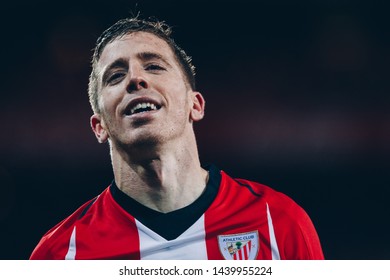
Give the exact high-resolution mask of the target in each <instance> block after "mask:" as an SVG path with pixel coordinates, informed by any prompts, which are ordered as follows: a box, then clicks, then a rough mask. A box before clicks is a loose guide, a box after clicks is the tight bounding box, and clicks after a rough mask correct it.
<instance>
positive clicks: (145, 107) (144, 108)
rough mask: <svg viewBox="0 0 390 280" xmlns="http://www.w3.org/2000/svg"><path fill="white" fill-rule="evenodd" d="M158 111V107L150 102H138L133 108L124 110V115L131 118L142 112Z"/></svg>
mask: <svg viewBox="0 0 390 280" xmlns="http://www.w3.org/2000/svg"><path fill="white" fill-rule="evenodd" d="M158 109H160V106H158V105H156V104H153V103H151V102H140V103H137V104H134V105H133V106H130V107H129V108H128V109H127V110H126V115H128V116H131V115H135V114H139V113H143V112H149V111H156V110H158Z"/></svg>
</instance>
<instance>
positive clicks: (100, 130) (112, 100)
mask: <svg viewBox="0 0 390 280" xmlns="http://www.w3.org/2000/svg"><path fill="white" fill-rule="evenodd" d="M97 73H98V77H99V80H98V82H99V90H98V92H99V107H100V109H101V114H95V115H93V116H92V117H91V125H92V128H93V130H94V132H95V135H96V137H97V138H98V140H99V141H100V142H105V141H106V140H108V139H110V140H111V141H112V143H113V144H119V145H125V146H128V145H130V146H132V145H134V144H145V143H161V142H164V141H168V140H170V139H175V138H180V137H185V135H186V134H187V133H188V132H189V130H190V129H192V122H193V121H197V120H200V119H201V118H202V117H203V114H204V100H203V97H202V95H201V94H200V93H198V92H194V91H192V90H191V89H190V87H189V85H188V84H187V83H186V79H185V78H184V75H183V72H182V70H181V67H180V66H179V64H178V62H177V60H176V58H175V56H174V54H173V52H172V50H171V48H170V47H169V45H168V44H167V43H166V42H165V41H164V40H162V39H160V38H159V37H157V36H155V35H153V34H151V33H147V32H135V33H130V34H127V35H125V36H124V37H122V38H118V39H116V40H114V41H113V42H111V43H109V44H108V45H107V46H106V47H105V49H104V50H103V52H102V55H101V57H100V59H99V62H98V64H97Z"/></svg>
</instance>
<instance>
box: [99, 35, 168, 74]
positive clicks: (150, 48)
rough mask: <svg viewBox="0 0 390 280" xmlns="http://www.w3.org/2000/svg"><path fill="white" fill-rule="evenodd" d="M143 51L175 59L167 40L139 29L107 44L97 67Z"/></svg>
mask: <svg viewBox="0 0 390 280" xmlns="http://www.w3.org/2000/svg"><path fill="white" fill-rule="evenodd" d="M143 52H151V53H156V54H159V55H160V56H162V57H164V58H165V59H167V60H173V61H175V58H174V53H173V51H172V49H171V47H170V46H169V45H168V43H167V42H165V41H164V40H163V39H161V38H160V37H157V36H156V35H154V34H151V33H148V32H143V31H139V32H132V33H129V34H126V35H124V36H122V37H119V38H116V39H115V40H114V41H112V42H110V43H109V44H107V45H106V47H105V48H104V49H103V52H102V54H101V56H100V59H99V62H98V65H99V66H100V67H99V66H98V68H104V66H105V65H108V64H109V63H111V62H112V61H115V60H117V59H119V58H128V59H131V58H132V57H135V56H136V55H137V54H139V53H143Z"/></svg>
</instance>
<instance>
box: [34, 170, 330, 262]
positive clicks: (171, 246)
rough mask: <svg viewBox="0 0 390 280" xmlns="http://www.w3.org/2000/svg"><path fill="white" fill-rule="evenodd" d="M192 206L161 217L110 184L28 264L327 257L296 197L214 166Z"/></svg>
mask: <svg viewBox="0 0 390 280" xmlns="http://www.w3.org/2000/svg"><path fill="white" fill-rule="evenodd" d="M209 174H210V176H209V182H208V184H207V186H206V189H205V191H204V192H203V194H202V195H201V197H199V198H198V199H197V200H196V201H195V202H194V203H192V204H191V205H189V206H187V207H184V208H182V209H179V210H176V211H173V212H170V213H165V214H164V213H160V212H157V211H154V210H152V209H150V208H147V207H145V206H143V205H141V204H139V203H138V202H137V201H135V200H133V199H132V198H130V197H128V196H127V195H125V194H124V193H123V192H121V191H120V190H119V189H118V187H117V186H116V185H115V182H113V183H112V184H111V185H110V186H109V187H108V188H106V189H105V190H104V191H103V192H102V193H101V194H100V195H99V196H98V197H96V198H94V199H93V200H91V201H89V202H87V203H85V204H84V205H83V206H81V207H80V208H79V209H78V210H77V211H75V212H74V213H73V214H72V215H70V216H69V217H68V218H67V219H65V220H63V221H62V222H60V223H59V224H57V225H56V226H55V227H54V228H52V229H51V230H50V231H48V232H47V233H46V234H45V235H44V236H43V238H42V239H41V241H40V242H39V244H38V245H37V247H36V248H35V250H34V251H33V253H32V255H31V257H30V259H134V260H146V259H154V260H156V259H173V260H179V259H197V260H207V259H209V260H220V259H228V260H255V259H259V260H271V259H290V260H291V259H323V258H324V256H323V253H322V249H321V245H320V241H319V238H318V235H317V232H316V230H315V228H314V226H313V224H312V222H311V220H310V218H309V217H308V215H307V214H306V212H305V211H304V210H303V209H302V208H301V207H300V206H298V205H297V204H296V203H295V202H294V201H293V200H292V199H291V198H289V197H287V196H286V195H284V194H282V193H280V192H277V191H275V190H273V189H271V188H269V187H267V186H265V185H262V184H259V183H255V182H251V181H248V180H243V179H233V178H231V177H230V176H228V175H227V174H226V173H225V172H223V171H220V170H218V169H217V168H216V167H215V166H210V167H209Z"/></svg>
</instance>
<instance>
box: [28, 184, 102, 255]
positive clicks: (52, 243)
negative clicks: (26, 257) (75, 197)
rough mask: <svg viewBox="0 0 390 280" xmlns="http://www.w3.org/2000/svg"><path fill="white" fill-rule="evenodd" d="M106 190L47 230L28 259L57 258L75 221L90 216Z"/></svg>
mask: <svg viewBox="0 0 390 280" xmlns="http://www.w3.org/2000/svg"><path fill="white" fill-rule="evenodd" d="M107 192H108V189H106V190H105V191H104V192H103V193H102V194H101V195H99V196H97V197H94V198H93V199H90V200H89V201H87V202H85V203H84V204H83V205H81V206H80V207H79V208H78V209H77V210H76V211H74V212H73V213H72V214H71V215H69V216H68V217H67V218H65V219H63V220H62V221H61V222H59V223H58V224H56V225H55V226H54V227H52V228H51V229H50V230H49V231H47V232H46V233H45V234H44V235H43V237H42V238H41V239H40V241H39V243H38V245H37V246H36V247H35V249H34V251H33V252H32V254H31V256H30V259H57V255H58V252H61V251H63V250H65V249H66V250H67V246H68V244H69V239H70V236H71V235H72V231H73V228H74V226H75V225H76V223H77V222H78V221H80V220H81V219H83V218H84V219H85V218H87V219H88V218H90V217H91V212H93V211H94V210H92V209H91V208H92V206H94V207H93V208H95V202H96V204H99V203H101V202H100V201H99V199H98V198H102V196H103V197H104V196H106V195H107ZM98 201H99V202H98ZM90 210H91V211H90ZM95 211H96V210H95ZM61 255H62V254H61ZM64 256H65V255H64Z"/></svg>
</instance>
